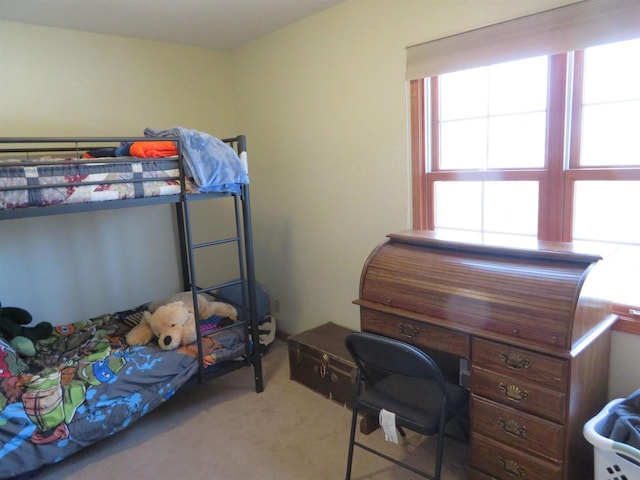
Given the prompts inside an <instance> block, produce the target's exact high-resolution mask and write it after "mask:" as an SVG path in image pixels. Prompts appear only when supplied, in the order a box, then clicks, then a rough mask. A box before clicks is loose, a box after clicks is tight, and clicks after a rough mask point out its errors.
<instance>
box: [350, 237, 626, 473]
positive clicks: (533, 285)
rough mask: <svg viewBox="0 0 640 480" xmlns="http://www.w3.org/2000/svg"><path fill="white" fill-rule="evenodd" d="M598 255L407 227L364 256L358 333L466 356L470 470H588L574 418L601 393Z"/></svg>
mask: <svg viewBox="0 0 640 480" xmlns="http://www.w3.org/2000/svg"><path fill="white" fill-rule="evenodd" d="M600 260H601V256H599V255H594V254H585V253H581V252H578V251H576V250H574V249H573V247H572V246H571V245H570V244H563V243H549V242H538V241H533V242H532V243H531V244H529V245H511V246H496V245H490V244H488V243H475V242H462V241H456V240H447V239H443V238H441V237H438V236H437V235H436V234H435V233H433V232H426V231H408V232H403V233H398V234H391V235H389V236H388V239H387V240H386V241H384V242H383V243H382V244H380V245H379V246H378V247H376V248H375V249H374V251H373V252H372V253H371V254H370V256H369V258H368V259H367V261H366V262H365V265H364V268H363V271H362V277H361V280H360V297H359V299H358V300H356V301H355V303H356V304H358V305H359V306H360V314H361V328H362V330H363V331H369V332H374V333H378V334H382V335H386V336H389V337H394V338H398V339H401V340H405V341H407V342H409V343H411V344H413V345H416V346H418V347H421V348H424V349H425V350H426V351H428V352H434V351H435V352H445V354H447V355H449V356H453V357H455V358H465V359H468V360H469V361H470V364H471V383H470V389H471V432H470V458H469V469H468V474H469V478H470V479H472V480H480V479H481V480H487V479H508V480H512V479H514V478H518V479H530V480H584V479H589V478H593V447H592V446H591V445H590V444H589V443H588V442H587V441H586V440H585V439H584V438H583V436H582V427H583V425H584V423H585V422H586V421H587V420H589V419H590V418H591V417H593V416H594V415H595V414H596V413H598V412H599V411H600V409H601V408H602V407H603V406H604V405H605V404H606V402H607V387H608V373H609V349H610V327H611V325H612V324H613V323H614V322H615V320H616V317H615V316H614V315H612V314H611V313H610V312H611V308H610V305H609V303H608V302H606V301H604V300H602V299H601V298H600V297H599V291H600V288H599V285H601V283H600V282H602V281H604V273H603V272H604V271H603V270H602V268H600V267H601V265H602V262H600ZM446 368H447V369H448V368H450V365H448V366H447V367H446Z"/></svg>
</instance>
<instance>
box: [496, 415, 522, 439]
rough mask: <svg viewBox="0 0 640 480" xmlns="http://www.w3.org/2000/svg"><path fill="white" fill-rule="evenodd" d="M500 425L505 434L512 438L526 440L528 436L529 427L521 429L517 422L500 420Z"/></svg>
mask: <svg viewBox="0 0 640 480" xmlns="http://www.w3.org/2000/svg"><path fill="white" fill-rule="evenodd" d="M498 425H500V427H502V430H503V431H504V433H506V434H507V435H510V436H512V437H516V438H525V437H526V436H527V427H521V426H520V424H519V423H518V422H516V421H515V420H512V419H510V420H505V419H503V418H498Z"/></svg>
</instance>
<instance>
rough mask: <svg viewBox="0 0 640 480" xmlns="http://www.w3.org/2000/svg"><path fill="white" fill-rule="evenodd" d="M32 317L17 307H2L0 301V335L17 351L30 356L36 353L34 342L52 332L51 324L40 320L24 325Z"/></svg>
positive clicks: (29, 321)
mask: <svg viewBox="0 0 640 480" xmlns="http://www.w3.org/2000/svg"><path fill="white" fill-rule="evenodd" d="M32 320H33V318H32V317H31V314H30V313H29V312H27V311H26V310H24V309H23V308H18V307H3V306H2V304H1V303H0V337H3V338H4V339H5V340H7V341H8V342H9V343H11V346H12V347H13V348H14V349H15V350H16V352H17V353H19V354H21V355H24V356H27V357H32V356H34V355H35V354H36V348H35V343H36V342H37V341H38V340H41V339H43V338H47V337H49V336H50V335H51V333H52V332H53V325H51V324H50V323H49V322H40V323H38V324H37V325H35V326H33V327H26V326H25V325H28V324H30V323H31V321H32Z"/></svg>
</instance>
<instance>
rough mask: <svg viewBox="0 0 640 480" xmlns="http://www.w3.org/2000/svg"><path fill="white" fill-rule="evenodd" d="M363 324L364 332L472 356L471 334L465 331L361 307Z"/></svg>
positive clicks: (454, 353)
mask: <svg viewBox="0 0 640 480" xmlns="http://www.w3.org/2000/svg"><path fill="white" fill-rule="evenodd" d="M360 325H361V327H362V330H363V331H365V332H372V333H377V334H380V335H384V336H386V337H391V338H396V339H398V340H402V341H404V342H407V343H411V344H412V345H416V346H418V347H425V348H434V349H436V350H441V351H445V352H448V353H451V354H453V355H456V356H458V357H463V358H470V352H471V337H470V336H469V335H467V334H466V333H460V332H456V331H454V330H447V329H445V328H440V327H436V326H433V325H429V324H428V323H424V322H417V321H415V320H409V319H406V318H402V317H396V316H394V315H388V314H386V313H381V312H376V311H375V310H370V309H367V308H361V309H360Z"/></svg>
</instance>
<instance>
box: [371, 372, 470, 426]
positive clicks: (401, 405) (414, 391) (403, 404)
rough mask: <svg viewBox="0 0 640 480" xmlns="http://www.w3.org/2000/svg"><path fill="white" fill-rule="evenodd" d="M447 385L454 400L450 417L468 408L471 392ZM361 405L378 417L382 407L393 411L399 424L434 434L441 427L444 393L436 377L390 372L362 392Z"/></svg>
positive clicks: (449, 410) (449, 409)
mask: <svg viewBox="0 0 640 480" xmlns="http://www.w3.org/2000/svg"><path fill="white" fill-rule="evenodd" d="M444 385H445V389H446V390H447V393H448V394H449V397H450V399H451V402H452V403H453V404H452V405H448V407H449V408H447V419H448V418H450V417H451V416H452V414H453V412H455V411H457V410H459V409H461V408H463V407H464V405H465V404H466V402H467V398H468V392H467V390H466V389H464V388H463V387H460V386H459V385H455V384H453V383H445V384H444ZM398 393H402V395H401V396H399V395H398ZM358 404H359V409H360V410H362V411H365V412H367V413H369V414H373V415H376V416H377V415H378V414H379V413H380V410H381V409H382V408H384V409H385V410H388V411H390V412H393V413H395V415H396V424H397V425H399V426H401V427H406V428H408V429H409V430H412V431H414V432H417V433H420V434H422V435H433V434H435V433H437V432H438V429H439V424H440V410H441V407H442V396H441V395H440V393H439V389H438V387H437V384H436V383H435V382H434V381H432V380H422V379H416V378H410V377H404V376H399V375H389V376H387V377H386V378H384V379H383V380H381V381H379V382H377V383H376V384H375V386H373V387H368V388H367V389H366V390H365V391H364V392H362V394H361V395H360V397H359V398H358Z"/></svg>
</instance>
